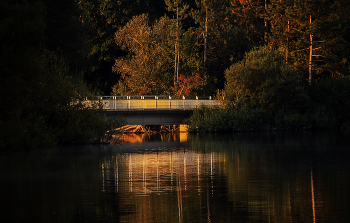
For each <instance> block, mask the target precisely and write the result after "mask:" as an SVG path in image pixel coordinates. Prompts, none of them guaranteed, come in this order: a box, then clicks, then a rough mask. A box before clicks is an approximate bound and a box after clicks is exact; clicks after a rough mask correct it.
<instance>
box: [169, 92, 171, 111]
mask: <svg viewBox="0 0 350 223" xmlns="http://www.w3.org/2000/svg"><path fill="white" fill-rule="evenodd" d="M169 109H170V110H171V96H170V95H169Z"/></svg>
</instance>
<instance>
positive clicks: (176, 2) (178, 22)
mask: <svg viewBox="0 0 350 223" xmlns="http://www.w3.org/2000/svg"><path fill="white" fill-rule="evenodd" d="M165 3H166V5H167V6H168V8H167V10H168V11H169V12H174V13H175V16H176V18H175V19H174V20H175V28H173V29H172V30H173V31H174V33H172V36H174V37H175V38H174V39H175V44H174V56H175V57H174V85H175V84H176V82H177V81H178V79H179V69H180V50H181V46H180V42H181V39H180V36H182V20H184V19H185V18H186V17H187V12H186V11H187V9H188V5H187V4H185V3H184V2H183V1H182V0H165Z"/></svg>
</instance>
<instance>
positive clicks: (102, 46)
mask: <svg viewBox="0 0 350 223" xmlns="http://www.w3.org/2000/svg"><path fill="white" fill-rule="evenodd" d="M75 2H76V3H77V4H78V7H79V9H80V19H81V22H82V23H83V25H84V30H85V33H86V35H87V41H88V46H89V47H88V49H87V50H88V53H87V54H88V59H89V60H88V63H89V64H90V67H88V70H87V73H86V78H87V80H88V81H89V82H90V83H92V84H94V85H97V87H98V88H99V89H101V90H102V91H103V92H104V93H105V94H109V93H110V91H111V87H112V85H113V84H114V83H116V82H117V81H118V80H119V79H120V77H119V76H118V75H116V73H114V72H113V71H112V66H113V64H114V60H115V59H116V58H118V57H119V56H124V55H125V53H124V52H123V51H121V50H120V49H119V48H118V45H117V44H116V42H115V40H114V38H115V35H114V34H115V33H116V32H117V31H118V30H119V29H120V28H122V27H123V26H124V25H126V24H127V22H128V21H129V20H131V19H132V18H133V16H136V15H140V14H142V13H149V14H150V15H151V16H152V18H151V19H152V20H155V19H158V17H159V16H161V15H164V8H165V5H164V2H163V1H162V0H144V1H139V0H133V1H124V0H75Z"/></svg>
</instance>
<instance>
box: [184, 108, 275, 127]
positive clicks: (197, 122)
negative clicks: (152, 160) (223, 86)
mask: <svg viewBox="0 0 350 223" xmlns="http://www.w3.org/2000/svg"><path fill="white" fill-rule="evenodd" d="M270 122H271V116H270V115H269V114H268V113H267V112H265V111H264V110H262V109H250V108H248V107H241V108H237V109H235V108H232V107H231V108H229V107H226V108H215V109H211V108H208V107H206V106H201V107H200V108H198V109H196V110H194V112H193V115H192V116H191V117H190V118H189V119H187V120H186V124H187V125H188V126H189V131H190V132H232V131H256V130H265V129H268V127H269V125H270Z"/></svg>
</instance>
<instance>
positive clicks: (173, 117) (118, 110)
mask: <svg viewBox="0 0 350 223" xmlns="http://www.w3.org/2000/svg"><path fill="white" fill-rule="evenodd" d="M99 101H100V102H101V103H102V105H103V110H104V112H105V113H106V114H107V116H114V115H117V116H120V117H124V118H125V119H126V124H127V125H179V124H183V121H184V119H186V118H188V117H189V116H190V115H191V114H192V112H193V110H194V109H195V108H198V107H199V106H201V105H205V106H208V107H215V106H218V105H219V102H218V101H217V100H213V99H212V98H211V97H198V96H195V97H181V98H178V97H174V96H157V95H152V96H151V95H147V96H146V95H145V96H103V97H99Z"/></svg>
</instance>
